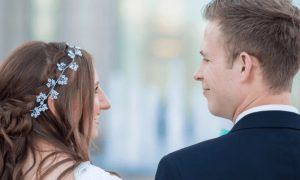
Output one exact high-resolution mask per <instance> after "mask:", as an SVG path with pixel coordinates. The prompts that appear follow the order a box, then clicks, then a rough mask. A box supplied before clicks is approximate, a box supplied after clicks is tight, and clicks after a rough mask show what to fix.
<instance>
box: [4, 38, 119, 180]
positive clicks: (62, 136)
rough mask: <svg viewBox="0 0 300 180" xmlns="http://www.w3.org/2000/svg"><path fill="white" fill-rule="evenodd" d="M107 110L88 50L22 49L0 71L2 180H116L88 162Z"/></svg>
mask: <svg viewBox="0 0 300 180" xmlns="http://www.w3.org/2000/svg"><path fill="white" fill-rule="evenodd" d="M109 108H110V104H109V102H108V99H107V98H106V96H105V94H104V92H103V91H102V89H101V88H100V85H99V81H98V76H97V72H96V69H95V66H94V62H93V60H92V57H91V55H90V54H89V53H88V52H87V51H85V50H83V49H80V48H79V47H76V46H72V45H69V44H66V43H45V42H38V41H33V42H27V43H25V44H22V45H21V46H19V47H18V48H17V49H15V50H14V51H13V52H12V53H11V54H10V55H9V56H8V57H7V58H6V59H5V60H4V62H3V63H2V64H1V66H0V179H1V180H29V179H30V180H32V179H75V180H81V179H88V180H92V179H103V180H106V179H108V180H110V179H111V180H118V179H120V178H119V177H118V176H116V175H113V174H112V173H108V172H106V171H104V170H103V169H101V168H99V167H96V166H94V165H91V164H90V158H89V146H90V143H91V141H92V140H93V139H94V138H95V137H96V136H97V129H98V124H99V122H98V118H99V115H100V111H101V110H106V109H109Z"/></svg>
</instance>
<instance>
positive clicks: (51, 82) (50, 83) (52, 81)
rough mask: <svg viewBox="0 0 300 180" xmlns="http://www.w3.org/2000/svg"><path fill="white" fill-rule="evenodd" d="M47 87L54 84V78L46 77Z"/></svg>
mask: <svg viewBox="0 0 300 180" xmlns="http://www.w3.org/2000/svg"><path fill="white" fill-rule="evenodd" d="M46 85H47V87H48V88H50V87H52V86H55V80H54V79H50V78H49V79H48V83H47V84H46Z"/></svg>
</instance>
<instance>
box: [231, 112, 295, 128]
mask: <svg viewBox="0 0 300 180" xmlns="http://www.w3.org/2000/svg"><path fill="white" fill-rule="evenodd" d="M250 128H290V129H298V130H300V115H299V114H296V113H293V112H286V111H260V112H255V113H251V114H248V115H246V116H245V117H243V118H242V119H241V120H240V121H238V122H237V123H236V124H235V125H234V126H233V128H232V129H231V131H230V132H233V131H238V130H242V129H250Z"/></svg>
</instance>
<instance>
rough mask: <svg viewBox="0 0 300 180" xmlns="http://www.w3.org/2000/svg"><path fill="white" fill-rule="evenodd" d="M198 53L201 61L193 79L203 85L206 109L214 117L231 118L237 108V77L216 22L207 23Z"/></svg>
mask: <svg viewBox="0 0 300 180" xmlns="http://www.w3.org/2000/svg"><path fill="white" fill-rule="evenodd" d="M200 53H201V55H202V56H203V60H202V62H201V64H200V67H199V69H198V71H197V72H196V74H195V77H194V78H195V80H199V81H201V82H202V88H203V94H204V96H205V97H206V98H207V101H208V109H209V111H210V112H211V113H212V114H214V115H216V116H220V117H224V118H227V119H232V118H233V114H234V111H235V109H236V108H237V105H238V104H237V103H238V87H239V86H238V85H239V81H238V74H237V71H236V68H235V66H234V64H233V66H232V65H231V64H230V63H228V55H227V53H226V50H225V49H224V40H223V34H222V33H221V30H220V29H219V26H218V24H217V23H216V22H209V23H208V24H207V26H206V29H205V33H204V39H203V47H202V50H201V52H200Z"/></svg>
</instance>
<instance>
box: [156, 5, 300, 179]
mask: <svg viewBox="0 0 300 180" xmlns="http://www.w3.org/2000/svg"><path fill="white" fill-rule="evenodd" d="M299 14H300V13H299V10H298V9H297V8H296V7H295V6H293V5H292V4H291V3H290V2H289V1H288V0H213V1H212V2H211V3H210V4H208V6H207V7H206V9H205V12H204V17H205V19H206V20H208V24H207V26H206V30H205V33H204V39H203V47H202V49H201V52H200V54H201V55H202V56H203V60H202V62H201V64H200V67H199V69H198V71H197V72H196V74H195V77H194V78H195V80H197V81H200V82H201V83H202V87H203V94H204V96H205V97H206V98H207V101H208V109H209V111H210V112H211V113H212V114H214V115H216V116H220V117H224V118H227V119H230V120H232V121H233V122H234V123H235V125H234V127H233V128H232V130H231V131H230V132H229V133H228V134H227V135H224V136H222V137H219V138H216V139H212V140H208V141H205V142H201V143H198V144H195V145H193V146H190V147H187V148H184V149H181V150H179V151H176V152H173V153H171V154H169V155H166V156H165V157H163V159H162V160H161V161H160V163H159V165H158V169H157V172H156V176H155V179H156V180H296V179H300V115H299V112H298V110H297V109H296V108H295V107H293V106H291V89H292V82H293V78H294V76H295V74H296V73H297V71H298V69H299V64H300V17H299ZM297 93H299V92H297ZM299 100H300V99H298V101H299Z"/></svg>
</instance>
